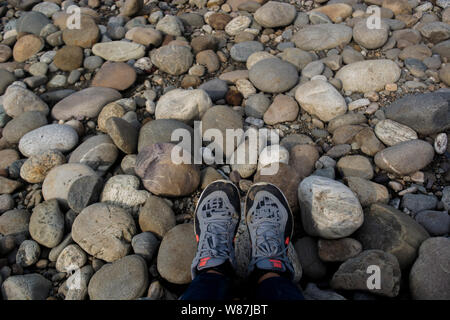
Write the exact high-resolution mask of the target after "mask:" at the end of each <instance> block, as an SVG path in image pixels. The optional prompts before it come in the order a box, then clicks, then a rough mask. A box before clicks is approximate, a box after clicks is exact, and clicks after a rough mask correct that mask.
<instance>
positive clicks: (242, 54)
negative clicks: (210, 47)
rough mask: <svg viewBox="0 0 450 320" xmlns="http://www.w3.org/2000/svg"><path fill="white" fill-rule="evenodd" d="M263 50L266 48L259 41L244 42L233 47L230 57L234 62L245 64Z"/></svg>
mask: <svg viewBox="0 0 450 320" xmlns="http://www.w3.org/2000/svg"><path fill="white" fill-rule="evenodd" d="M263 50H264V46H263V45H262V44H261V43H260V42H258V41H243V42H239V43H237V44H235V45H234V46H233V47H231V50H230V55H231V58H232V59H233V60H236V61H238V62H245V61H247V59H248V58H249V57H250V56H251V55H252V53H255V52H258V51H263Z"/></svg>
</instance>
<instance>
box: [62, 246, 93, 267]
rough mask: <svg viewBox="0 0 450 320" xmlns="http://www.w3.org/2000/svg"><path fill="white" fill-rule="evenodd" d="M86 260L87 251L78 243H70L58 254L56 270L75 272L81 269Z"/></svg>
mask: <svg viewBox="0 0 450 320" xmlns="http://www.w3.org/2000/svg"><path fill="white" fill-rule="evenodd" d="M86 262H87V256H86V253H85V252H84V251H83V250H82V249H81V248H80V247H79V246H77V245H76V244H69V245H68V246H67V247H65V248H64V249H63V250H62V251H61V253H60V254H59V255H58V259H57V260H56V270H58V271H59V272H67V273H69V272H73V271H76V270H78V269H81V268H82V267H83V266H84V265H85V264H86Z"/></svg>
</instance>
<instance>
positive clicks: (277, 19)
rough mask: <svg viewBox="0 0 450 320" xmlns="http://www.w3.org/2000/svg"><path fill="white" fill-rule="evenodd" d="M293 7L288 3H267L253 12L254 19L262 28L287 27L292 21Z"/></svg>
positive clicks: (293, 16)
mask: <svg viewBox="0 0 450 320" xmlns="http://www.w3.org/2000/svg"><path fill="white" fill-rule="evenodd" d="M295 16H296V10H295V7H294V6H293V5H291V4H288V3H282V2H276V1H269V2H267V3H266V4H264V5H263V6H262V7H260V8H259V9H258V10H256V11H255V14H254V19H255V20H256V22H258V23H259V24H260V25H261V26H263V27H264V28H275V27H283V26H287V25H289V24H291V23H292V21H294V19H295Z"/></svg>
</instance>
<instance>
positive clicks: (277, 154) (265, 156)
mask: <svg viewBox="0 0 450 320" xmlns="http://www.w3.org/2000/svg"><path fill="white" fill-rule="evenodd" d="M274 163H285V164H288V163H289V151H288V150H287V149H286V148H285V147H282V146H280V145H270V146H267V147H265V148H264V149H263V150H262V151H261V153H260V154H259V159H258V169H261V168H263V167H265V166H268V165H271V164H274Z"/></svg>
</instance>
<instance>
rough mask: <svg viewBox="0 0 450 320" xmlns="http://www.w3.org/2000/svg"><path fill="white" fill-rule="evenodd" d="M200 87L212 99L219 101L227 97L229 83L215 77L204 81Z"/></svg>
mask: <svg viewBox="0 0 450 320" xmlns="http://www.w3.org/2000/svg"><path fill="white" fill-rule="evenodd" d="M203 52H205V51H203ZM198 88H199V89H202V90H204V91H205V92H206V93H207V94H208V95H209V97H210V98H211V100H212V101H217V100H220V99H223V98H225V95H226V94H227V92H228V85H227V83H226V82H225V81H223V80H220V79H219V78H214V79H212V80H209V81H207V82H204V83H203V84H202V85H200V86H199V87H198Z"/></svg>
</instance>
